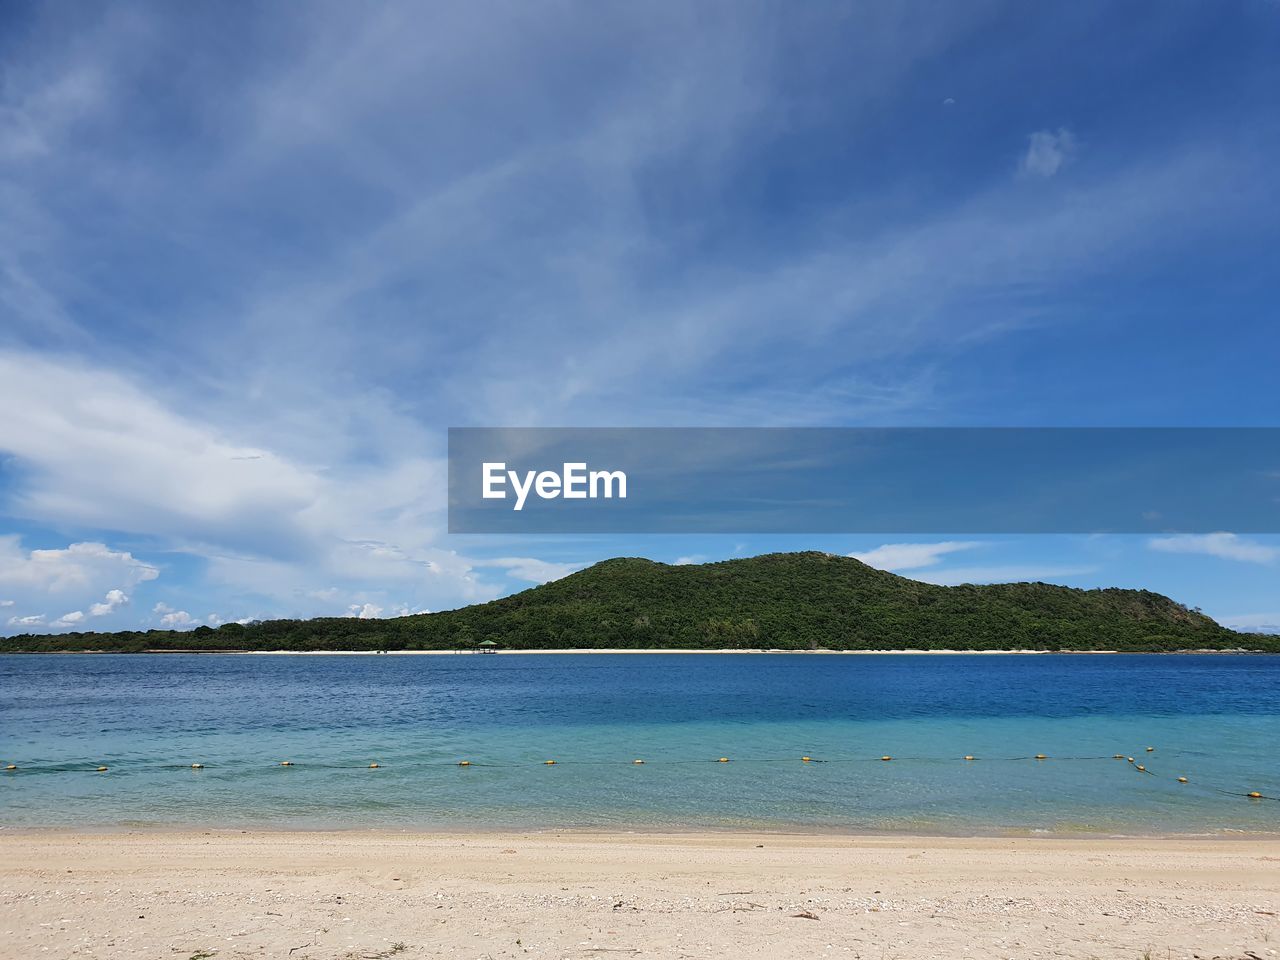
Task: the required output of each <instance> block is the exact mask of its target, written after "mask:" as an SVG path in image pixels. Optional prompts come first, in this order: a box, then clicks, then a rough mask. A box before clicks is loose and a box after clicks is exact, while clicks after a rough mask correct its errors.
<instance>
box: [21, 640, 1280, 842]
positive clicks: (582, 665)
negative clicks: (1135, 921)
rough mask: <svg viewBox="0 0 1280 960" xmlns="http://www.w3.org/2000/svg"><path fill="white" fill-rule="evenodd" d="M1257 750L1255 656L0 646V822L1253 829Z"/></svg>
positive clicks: (1263, 809)
mask: <svg viewBox="0 0 1280 960" xmlns="http://www.w3.org/2000/svg"><path fill="white" fill-rule="evenodd" d="M1148 745H1151V746H1154V747H1155V748H1156V749H1155V751H1154V752H1150V753H1148V752H1147V751H1146V750H1145V748H1146V747H1147V746H1148ZM1039 753H1042V754H1046V755H1047V756H1048V757H1049V759H1047V760H1044V761H1036V760H1034V759H1031V758H1032V757H1034V755H1035V754H1039ZM1115 753H1122V754H1125V755H1126V756H1133V757H1134V758H1135V759H1136V762H1137V763H1141V764H1143V765H1145V766H1147V767H1148V768H1149V770H1150V773H1151V774H1154V775H1147V774H1142V773H1139V772H1137V771H1136V769H1135V766H1136V764H1130V763H1128V762H1127V761H1125V760H1120V761H1116V760H1113V759H1110V758H1111V756H1112V755H1113V754H1115ZM884 754H891V755H893V756H894V757H895V759H894V760H893V761H892V762H889V763H885V762H882V761H880V760H878V759H877V758H878V757H880V756H881V755H884ZM966 754H969V755H973V756H975V757H977V758H978V759H977V760H976V761H973V762H965V761H963V760H961V759H960V758H961V757H963V756H964V755H966ZM721 756H725V757H729V758H730V762H729V763H717V762H715V761H716V760H717V758H719V757H721ZM802 756H809V757H811V758H813V761H814V762H810V763H805V762H802V761H801V760H800V757H802ZM637 758H642V759H644V760H645V761H646V762H645V763H644V764H643V765H636V764H633V763H632V762H631V761H632V760H634V759H637ZM461 759H468V760H470V761H472V765H471V766H467V767H460V766H458V761H459V760H461ZM547 759H555V760H557V763H556V764H555V765H554V766H548V765H545V764H544V763H543V761H544V760H547ZM282 760H290V761H292V762H293V766H289V767H282V766H280V765H279V761H282ZM1278 760H1280V658H1278V657H1266V656H1048V655H1046V656H990V655H986V656H848V657H841V656H814V655H776V656H774V655H731V654H730V655H716V656H690V655H678V654H677V655H668V654H656V655H627V656H610V655H600V656H590V655H564V656H560V655H537V656H518V655H507V654H504V655H499V656H490V657H485V656H474V655H458V656H391V655H386V656H287V655H281V656H209V655H200V656H196V655H166V656H127V655H118V656H117V655H90V656H57V655H55V656H26V657H23V656H0V764H9V763H13V764H16V765H17V767H18V769H17V770H16V771H13V772H7V773H0V824H3V825H4V826H6V827H22V826H36V825H68V826H70V825H106V826H115V825H148V824H172V825H207V824H213V825H220V826H263V825H269V826H278V827H359V826H382V827H406V828H407V827H417V828H429V829H438V828H439V829H443V828H467V829H471V828H495V829H496V828H504V827H515V828H522V827H528V828H550V827H566V828H638V829H657V828H662V829H683V828H708V827H710V828H733V827H763V828H775V829H814V828H819V829H835V830H849V831H912V832H921V831H930V832H941V833H1001V832H1016V833H1030V832H1038V831H1054V832H1067V833H1077V832H1086V833H1139V834H1141V833H1153V832H1179V833H1207V832H1223V831H1275V830H1277V829H1278V828H1280V802H1276V801H1272V800H1267V799H1264V800H1249V799H1246V798H1244V797H1242V796H1235V795H1227V794H1244V793H1248V792H1249V791H1258V792H1260V793H1263V794H1264V795H1267V796H1269V797H1271V796H1280V764H1278V763H1277V761H1278ZM372 762H376V763H378V764H379V765H380V766H379V768H378V769H370V768H369V764H370V763H372ZM192 763H202V764H204V769H201V770H193V769H191V767H190V765H191V764H192ZM98 765H106V766H107V767H108V768H109V769H108V771H107V772H105V773H97V772H94V768H95V767H97V766H98ZM1178 776H1186V777H1187V778H1188V781H1189V782H1188V783H1186V784H1180V783H1178V782H1177V781H1176V779H1175V778H1176V777H1178ZM1219 791H1226V793H1225V794H1224V793H1223V792H1219Z"/></svg>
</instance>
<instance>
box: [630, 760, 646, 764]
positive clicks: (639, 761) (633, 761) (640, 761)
mask: <svg viewBox="0 0 1280 960" xmlns="http://www.w3.org/2000/svg"><path fill="white" fill-rule="evenodd" d="M631 762H632V763H644V761H643V760H632V761H631Z"/></svg>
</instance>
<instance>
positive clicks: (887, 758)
mask: <svg viewBox="0 0 1280 960" xmlns="http://www.w3.org/2000/svg"><path fill="white" fill-rule="evenodd" d="M880 759H881V760H892V759H893V757H888V756H885V757H881V758H880Z"/></svg>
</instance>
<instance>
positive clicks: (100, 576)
mask: <svg viewBox="0 0 1280 960" xmlns="http://www.w3.org/2000/svg"><path fill="white" fill-rule="evenodd" d="M159 575H160V571H159V569H158V568H157V567H155V566H153V565H152V564H150V563H147V562H145V561H143V560H139V559H138V558H137V557H135V556H133V554H131V553H129V552H128V551H126V550H113V549H111V548H110V547H108V546H107V545H106V544H103V543H98V542H96V541H84V542H80V543H72V544H70V545H69V546H67V547H65V548H60V549H39V550H26V549H24V548H23V546H22V542H21V540H20V538H19V537H18V536H16V535H12V534H11V535H6V536H0V588H3V589H4V590H5V591H6V592H9V591H12V593H13V594H17V595H19V598H20V599H19V600H10V601H8V602H7V603H5V604H3V606H16V605H17V603H19V602H20V603H21V604H22V606H23V607H25V608H26V609H27V610H30V609H31V608H32V607H35V608H36V609H40V608H41V607H45V605H46V604H49V605H52V604H53V603H57V604H58V605H59V606H61V605H62V604H64V603H65V604H66V605H67V606H66V607H63V609H64V610H65V609H67V607H73V608H74V609H72V610H71V611H70V612H68V613H66V614H63V615H62V616H61V617H58V618H57V619H55V620H53V621H51V622H50V623H49V626H52V627H57V628H62V627H71V626H76V625H78V624H81V623H82V621H83V620H84V619H85V617H86V614H85V610H86V609H87V610H88V616H92V617H104V616H108V615H109V614H112V613H115V612H116V611H117V610H119V609H120V608H121V607H122V606H124V605H125V604H127V603H128V602H129V595H128V594H127V593H126V590H131V589H133V588H134V587H136V586H137V585H139V584H142V583H145V582H147V581H150V580H154V579H156V578H157V577H158V576H159ZM45 608H46V609H47V607H45ZM43 622H44V618H43V616H39V617H35V618H34V619H33V617H32V616H30V615H24V616H22V617H14V618H12V619H11V620H10V622H9V626H11V627H31V626H38V625H40V624H42V623H43Z"/></svg>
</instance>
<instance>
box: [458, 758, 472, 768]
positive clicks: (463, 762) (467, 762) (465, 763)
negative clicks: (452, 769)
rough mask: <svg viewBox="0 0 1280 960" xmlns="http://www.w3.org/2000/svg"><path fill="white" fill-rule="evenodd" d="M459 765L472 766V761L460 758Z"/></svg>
mask: <svg viewBox="0 0 1280 960" xmlns="http://www.w3.org/2000/svg"><path fill="white" fill-rule="evenodd" d="M458 766H460V767H469V766H471V761H470V760H459V761H458Z"/></svg>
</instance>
